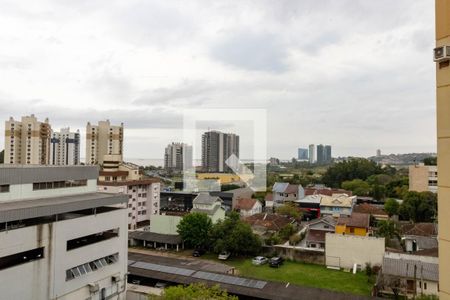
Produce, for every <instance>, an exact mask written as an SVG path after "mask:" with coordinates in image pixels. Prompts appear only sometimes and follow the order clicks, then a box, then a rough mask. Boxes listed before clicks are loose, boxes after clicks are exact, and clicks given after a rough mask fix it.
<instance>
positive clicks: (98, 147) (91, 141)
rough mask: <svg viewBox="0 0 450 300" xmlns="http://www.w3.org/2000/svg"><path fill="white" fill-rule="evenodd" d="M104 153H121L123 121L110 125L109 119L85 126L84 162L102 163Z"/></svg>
mask: <svg viewBox="0 0 450 300" xmlns="http://www.w3.org/2000/svg"><path fill="white" fill-rule="evenodd" d="M105 155H120V156H122V155H123V123H121V124H120V126H111V124H110V122H109V120H106V121H99V122H98V125H91V123H90V122H88V123H87V126H86V164H87V165H95V164H99V165H103V161H104V156H105Z"/></svg>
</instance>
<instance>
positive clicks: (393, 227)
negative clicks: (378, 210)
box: [377, 220, 400, 245]
mask: <svg viewBox="0 0 450 300" xmlns="http://www.w3.org/2000/svg"><path fill="white" fill-rule="evenodd" d="M377 236H379V237H384V238H385V239H386V245H389V242H390V240H391V239H393V238H397V239H400V234H399V229H398V226H397V223H395V222H394V221H390V220H387V221H379V222H378V226H377Z"/></svg>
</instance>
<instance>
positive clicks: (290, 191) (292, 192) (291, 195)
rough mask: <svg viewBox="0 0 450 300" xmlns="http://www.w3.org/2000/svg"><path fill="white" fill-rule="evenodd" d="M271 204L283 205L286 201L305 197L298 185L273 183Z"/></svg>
mask: <svg viewBox="0 0 450 300" xmlns="http://www.w3.org/2000/svg"><path fill="white" fill-rule="evenodd" d="M272 194H273V202H274V205H275V206H280V205H283V204H284V203H285V202H288V201H295V200H298V199H301V198H303V197H304V195H305V191H304V189H303V187H302V186H301V185H299V184H290V183H287V182H275V183H274V185H273V187H272Z"/></svg>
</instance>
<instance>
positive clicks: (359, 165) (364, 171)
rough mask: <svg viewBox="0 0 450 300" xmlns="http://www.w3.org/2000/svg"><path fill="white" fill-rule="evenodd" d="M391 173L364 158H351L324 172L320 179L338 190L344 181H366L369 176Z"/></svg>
mask: <svg viewBox="0 0 450 300" xmlns="http://www.w3.org/2000/svg"><path fill="white" fill-rule="evenodd" d="M386 172H389V173H391V172H392V171H391V170H390V169H387V168H385V169H383V168H381V167H380V166H378V165H377V164H376V163H375V162H373V161H371V160H368V159H364V158H352V159H349V160H346V161H343V162H339V163H337V164H335V165H333V166H331V167H330V168H328V170H327V171H326V172H325V174H324V175H323V177H322V181H323V183H325V184H326V185H327V186H330V187H334V188H338V187H340V186H341V184H342V183H343V182H344V181H351V180H353V179H361V180H366V179H367V178H368V177H369V176H371V175H376V174H386Z"/></svg>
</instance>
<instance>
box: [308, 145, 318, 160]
mask: <svg viewBox="0 0 450 300" xmlns="http://www.w3.org/2000/svg"><path fill="white" fill-rule="evenodd" d="M315 154H316V153H315V148H314V144H311V145H309V163H310V164H313V163H315V162H316V155H315Z"/></svg>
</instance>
